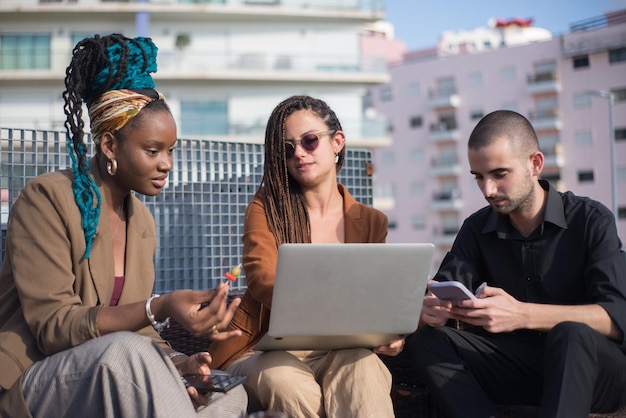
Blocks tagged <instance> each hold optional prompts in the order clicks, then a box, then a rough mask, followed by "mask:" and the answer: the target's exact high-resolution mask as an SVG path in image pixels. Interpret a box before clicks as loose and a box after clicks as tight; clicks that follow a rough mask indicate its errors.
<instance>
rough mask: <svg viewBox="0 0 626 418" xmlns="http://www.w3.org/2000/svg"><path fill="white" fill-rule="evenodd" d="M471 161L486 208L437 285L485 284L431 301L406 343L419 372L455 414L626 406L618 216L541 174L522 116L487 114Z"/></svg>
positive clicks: (572, 412)
mask: <svg viewBox="0 0 626 418" xmlns="http://www.w3.org/2000/svg"><path fill="white" fill-rule="evenodd" d="M468 157H469V163H470V168H471V173H472V174H473V175H474V176H475V178H476V183H477V184H478V187H479V189H480V190H481V192H482V193H483V195H484V196H485V199H486V200H487V202H488V203H489V206H487V207H485V208H483V209H481V210H479V211H477V212H475V213H474V214H473V215H471V216H470V217H469V218H467V219H466V221H465V222H464V224H463V226H462V228H461V230H460V231H459V233H458V235H457V237H456V240H455V242H454V244H453V246H452V249H451V250H450V252H449V253H448V254H447V255H446V257H445V258H444V260H443V262H442V264H441V266H440V268H439V271H438V273H437V275H436V276H435V278H434V279H435V280H437V281H446V280H458V281H460V282H462V283H464V284H465V285H466V286H467V287H468V288H470V289H471V290H475V289H477V287H478V286H479V285H480V284H481V283H483V282H486V283H487V286H486V287H484V288H482V290H481V291H480V292H479V294H478V297H477V298H476V299H470V300H463V301H459V302H451V301H446V300H441V299H438V298H437V297H435V296H434V295H433V294H432V293H429V294H428V295H427V296H426V298H425V299H424V304H423V308H422V314H421V318H420V327H419V329H418V330H417V332H416V333H415V334H414V335H413V336H411V337H410V338H409V339H408V341H407V345H406V348H405V350H407V351H409V356H410V358H411V363H412V366H413V367H414V369H415V371H416V372H417V373H418V374H419V376H420V377H421V378H422V379H423V380H424V381H425V382H426V384H427V385H428V386H429V387H430V388H431V390H432V391H433V393H434V395H435V397H436V398H437V399H438V401H439V402H440V403H441V406H442V407H443V409H444V410H445V412H446V413H447V415H449V416H450V417H472V418H474V417H492V416H495V409H494V406H493V405H494V404H524V405H537V406H540V407H541V416H542V417H551V418H552V417H566V418H572V417H587V416H588V413H589V412H590V411H593V412H611V411H614V410H617V409H619V408H620V407H622V406H624V405H626V343H625V332H626V256H625V254H624V252H623V251H622V243H621V241H620V239H619V237H618V235H617V229H616V225H615V218H614V217H613V214H611V212H610V211H609V210H608V209H607V208H606V207H605V206H603V205H602V204H601V203H599V202H596V201H594V200H591V199H589V198H585V197H579V196H575V195H574V194H572V193H570V192H566V193H560V192H558V191H557V190H556V189H554V187H552V186H551V185H550V184H549V183H548V182H546V181H543V180H539V179H538V177H539V175H540V173H541V171H542V169H543V163H544V156H543V154H542V153H541V152H540V151H539V144H538V141H537V136H536V133H535V131H534V129H533V128H532V126H531V124H530V123H529V122H528V120H527V119H526V118H524V117H523V116H522V115H520V114H518V113H515V112H511V111H503V110H500V111H496V112H493V113H490V114H488V115H487V116H485V117H484V118H483V119H482V120H481V121H480V122H479V123H478V125H477V126H476V127H475V128H474V131H473V132H472V134H471V136H470V139H469V143H468ZM450 320H458V321H459V323H460V324H462V325H463V326H462V327H449V326H444V325H446V323H448V324H449V323H450V322H449V321H450Z"/></svg>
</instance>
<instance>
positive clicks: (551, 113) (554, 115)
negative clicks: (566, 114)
mask: <svg viewBox="0 0 626 418" xmlns="http://www.w3.org/2000/svg"><path fill="white" fill-rule="evenodd" d="M528 119H529V120H530V123H531V124H532V125H533V127H534V128H535V130H536V131H546V130H556V131H558V130H561V128H562V127H563V124H562V123H561V117H560V114H559V109H542V110H537V111H534V112H530V113H529V114H528Z"/></svg>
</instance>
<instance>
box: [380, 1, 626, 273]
mask: <svg viewBox="0 0 626 418" xmlns="http://www.w3.org/2000/svg"><path fill="white" fill-rule="evenodd" d="M472 35H473V36H472ZM526 35H528V36H526ZM390 73H391V81H390V82H389V83H388V84H385V85H381V86H379V87H375V88H373V89H372V90H371V95H370V97H369V103H370V105H371V106H372V109H371V110H370V111H372V112H375V113H376V114H379V115H386V116H388V117H389V118H390V131H391V135H392V137H393V145H392V146H389V147H385V148H379V149H376V150H375V151H374V154H375V158H374V160H375V167H376V171H375V177H374V181H375V192H374V205H375V206H376V207H378V208H379V209H381V210H383V211H385V212H386V213H387V215H388V216H389V219H390V226H391V228H390V231H389V235H388V241H390V242H434V243H435V244H436V245H437V248H438V250H437V254H436V256H435V260H434V261H433V270H434V269H435V268H436V267H437V266H438V265H439V263H440V261H441V259H442V258H443V256H444V255H445V252H446V251H447V250H448V249H449V248H450V246H451V244H452V242H453V240H454V238H455V236H456V232H457V231H458V229H459V228H460V226H461V224H462V222H463V220H464V219H465V218H466V217H467V216H469V215H470V214H471V213H473V212H474V211H476V210H478V209H479V208H481V207H483V206H485V205H486V204H487V203H486V202H485V200H484V199H483V197H482V195H481V193H480V191H479V190H478V188H477V187H476V185H475V182H474V179H473V176H472V175H471V174H470V173H469V165H468V163H467V139H468V137H469V134H470V132H471V131H472V129H473V128H474V126H475V125H476V123H477V122H478V120H479V119H480V118H481V117H482V116H483V115H486V114H487V113H489V112H491V111H494V110H497V109H510V110H515V111H517V112H520V113H522V114H524V115H526V116H527V117H528V118H529V119H530V120H531V122H532V123H533V126H534V127H535V129H536V131H537V133H538V136H539V139H540V146H541V148H542V151H543V152H544V154H545V156H546V163H545V169H544V172H543V177H544V178H546V179H548V180H550V181H552V182H553V184H554V185H555V186H556V187H557V188H558V189H560V190H571V191H573V192H574V193H576V194H578V195H583V196H589V197H591V198H594V199H596V200H599V201H600V202H602V203H604V204H605V205H606V206H607V207H609V208H610V209H614V210H615V212H617V213H616V215H618V221H617V222H618V227H619V231H620V236H621V238H622V239H623V240H626V11H621V12H614V13H609V14H606V15H605V16H600V17H598V18H591V19H589V20H587V21H584V22H578V23H576V24H574V25H572V28H571V31H570V33H567V34H564V35H561V36H558V37H553V36H551V35H550V34H549V33H548V32H547V31H545V30H541V29H539V28H533V27H530V26H528V25H524V24H520V22H515V21H512V22H500V25H494V26H492V27H491V28H489V29H487V28H482V29H480V30H477V31H475V32H474V33H473V34H472V33H462V34H461V33H449V32H447V33H444V34H443V36H442V38H441V42H440V44H439V45H438V47H437V48H432V49H430V50H425V51H414V52H409V53H407V54H405V56H404V60H403V61H402V62H400V63H398V64H397V65H393V66H391V67H390ZM608 93H611V95H612V97H613V99H614V105H613V115H614V117H613V120H612V121H611V118H610V112H609V108H610V105H609V103H610V101H609V100H608ZM611 128H612V131H613V135H614V138H615V140H614V141H613V144H611V142H612V141H611V140H610V139H611V137H612V136H611ZM612 157H614V160H612ZM612 161H613V162H614V164H612ZM613 191H614V192H613ZM613 195H615V196H616V201H614V200H613Z"/></svg>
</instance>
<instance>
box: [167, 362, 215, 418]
mask: <svg viewBox="0 0 626 418" xmlns="http://www.w3.org/2000/svg"><path fill="white" fill-rule="evenodd" d="M179 358H181V359H180V360H178V359H179ZM172 361H173V363H174V365H175V366H176V368H177V369H178V373H180V375H181V376H183V375H185V374H203V375H210V374H211V361H212V359H211V355H210V354H209V353H206V352H203V353H196V354H194V355H192V356H190V357H186V356H178V357H175V358H174V359H173V360H172ZM187 393H188V394H189V397H190V398H191V402H192V403H193V406H194V407H195V408H196V409H197V408H198V407H200V406H202V405H205V404H206V403H207V402H208V401H209V397H210V395H211V392H208V393H205V394H201V393H199V392H198V390H197V389H196V388H194V387H193V386H189V387H187Z"/></svg>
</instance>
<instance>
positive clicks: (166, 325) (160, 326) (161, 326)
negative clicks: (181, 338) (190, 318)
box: [146, 294, 170, 334]
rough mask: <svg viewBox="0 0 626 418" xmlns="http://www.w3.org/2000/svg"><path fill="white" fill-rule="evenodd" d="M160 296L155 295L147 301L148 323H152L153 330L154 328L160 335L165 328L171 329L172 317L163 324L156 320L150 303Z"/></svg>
mask: <svg viewBox="0 0 626 418" xmlns="http://www.w3.org/2000/svg"><path fill="white" fill-rule="evenodd" d="M159 296H161V295H158V294H154V295H152V296H150V297H149V298H148V300H147V301H146V316H147V317H148V321H150V324H151V325H152V328H154V330H155V331H156V332H158V333H159V334H160V333H161V331H163V330H164V329H165V328H169V327H170V317H169V316H168V317H167V318H165V321H162V322H157V321H156V319H154V315H153V314H152V311H151V310H150V303H152V299H154V298H158V297H159Z"/></svg>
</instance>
